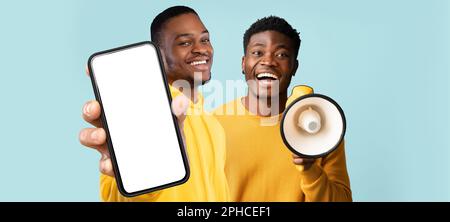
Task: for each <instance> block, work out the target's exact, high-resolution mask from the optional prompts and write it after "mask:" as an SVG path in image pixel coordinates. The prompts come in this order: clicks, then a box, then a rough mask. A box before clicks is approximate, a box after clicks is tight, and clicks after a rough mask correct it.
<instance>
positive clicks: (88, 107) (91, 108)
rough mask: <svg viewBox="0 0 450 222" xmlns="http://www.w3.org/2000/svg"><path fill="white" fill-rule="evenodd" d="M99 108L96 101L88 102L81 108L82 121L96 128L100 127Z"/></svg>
mask: <svg viewBox="0 0 450 222" xmlns="http://www.w3.org/2000/svg"><path fill="white" fill-rule="evenodd" d="M100 114H101V108H100V104H99V103H98V102H97V101H96V100H91V101H88V102H87V103H86V104H84V106H83V119H84V120H85V121H86V122H88V123H90V124H92V125H93V126H96V127H102V122H101V119H100Z"/></svg>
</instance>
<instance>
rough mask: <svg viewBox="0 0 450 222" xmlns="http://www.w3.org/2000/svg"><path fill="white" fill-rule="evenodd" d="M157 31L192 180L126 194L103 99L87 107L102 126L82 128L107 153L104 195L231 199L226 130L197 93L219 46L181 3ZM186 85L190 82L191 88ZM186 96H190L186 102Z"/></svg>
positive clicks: (86, 113) (89, 142) (85, 139)
mask: <svg viewBox="0 0 450 222" xmlns="http://www.w3.org/2000/svg"><path fill="white" fill-rule="evenodd" d="M151 35H152V41H154V42H155V43H156V44H157V45H158V46H159V47H160V49H161V53H162V57H163V60H164V68H165V70H166V74H167V79H168V81H169V84H170V85H171V87H170V90H171V94H172V97H173V98H174V100H173V103H172V105H173V106H174V107H173V110H174V113H175V114H177V117H179V122H180V124H179V125H180V127H181V128H182V130H183V132H184V140H185V147H186V153H187V156H188V159H189V165H190V177H189V179H188V181H187V182H186V183H184V184H182V185H178V186H175V187H171V188H167V189H164V190H160V191H156V192H152V193H149V194H144V195H140V196H137V197H133V198H127V197H124V196H122V195H121V194H120V193H119V190H118V188H117V184H116V181H115V178H114V172H113V169H112V164H111V159H110V156H109V152H108V150H107V147H106V134H105V131H104V130H103V128H102V124H101V122H100V113H101V109H100V105H99V103H98V102H97V101H90V102H88V103H86V105H85V106H84V108H83V118H84V119H85V120H86V121H87V122H89V123H91V124H92V125H94V126H95V127H96V128H87V129H83V130H82V131H81V132H80V142H81V143H82V144H83V145H85V146H87V147H91V148H94V149H96V150H98V151H99V152H100V153H101V154H102V159H101V160H100V171H101V172H102V174H101V175H100V192H101V199H102V200H103V201H229V189H228V185H227V180H226V177H225V172H224V166H225V155H226V153H225V135H224V131H223V128H222V127H221V126H220V124H219V122H218V121H217V120H216V119H215V118H214V117H213V116H212V115H208V114H207V113H205V112H204V111H203V98H202V96H201V95H200V94H199V93H198V92H197V87H198V86H199V85H201V84H203V83H205V82H206V81H208V80H209V79H210V76H211V64H212V59H213V48H212V45H211V44H210V41H209V33H208V30H207V29H206V28H205V26H204V25H203V23H202V22H201V20H200V18H199V17H198V15H197V13H196V12H195V11H194V10H193V9H191V8H188V7H184V6H175V7H171V8H168V9H166V10H165V11H163V12H161V13H160V14H159V15H158V16H156V18H155V19H154V20H153V23H152V26H151ZM196 75H197V76H196ZM196 77H198V81H196V79H197V78H196ZM177 83H181V84H177ZM184 83H187V86H186V85H185V84H184ZM178 86H184V87H183V89H184V90H183V92H181V91H179V87H178ZM188 87H189V88H188ZM180 98H181V99H180ZM182 98H186V99H185V100H184V101H185V102H184V103H183V102H182V101H183V99H182ZM178 106H181V107H178ZM182 107H187V112H186V116H185V119H184V121H183V120H182V119H180V118H182V117H184V115H182V113H180V112H183V110H184V109H183V108H182ZM155 108H158V107H155ZM129 109H133V107H129ZM183 125H184V126H183ZM148 139H149V140H150V139H152V135H148ZM161 145H162V146H163V145H164V144H161ZM161 171H164V169H161Z"/></svg>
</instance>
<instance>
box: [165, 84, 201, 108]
mask: <svg viewBox="0 0 450 222" xmlns="http://www.w3.org/2000/svg"><path fill="white" fill-rule="evenodd" d="M175 81H176V80H173V79H169V84H170V85H171V86H172V87H174V88H176V89H178V90H179V91H180V92H181V93H183V95H185V96H186V97H187V98H189V99H190V100H191V101H192V103H194V104H196V103H197V101H198V87H197V86H193V87H192V85H193V84H190V85H189V87H187V86H184V85H183V86H178V85H174V84H173V83H174V82H175Z"/></svg>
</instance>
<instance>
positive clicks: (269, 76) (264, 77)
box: [256, 72, 278, 80]
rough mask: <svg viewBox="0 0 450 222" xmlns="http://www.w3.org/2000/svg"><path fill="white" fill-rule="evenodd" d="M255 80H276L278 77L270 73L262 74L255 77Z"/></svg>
mask: <svg viewBox="0 0 450 222" xmlns="http://www.w3.org/2000/svg"><path fill="white" fill-rule="evenodd" d="M256 79H257V80H278V76H276V75H274V74H273V73H270V72H262V73H259V74H257V75H256Z"/></svg>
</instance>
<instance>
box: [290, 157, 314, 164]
mask: <svg viewBox="0 0 450 222" xmlns="http://www.w3.org/2000/svg"><path fill="white" fill-rule="evenodd" d="M293 161H294V163H295V164H297V165H306V164H311V163H313V162H314V161H315V159H307V158H294V160H293Z"/></svg>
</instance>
